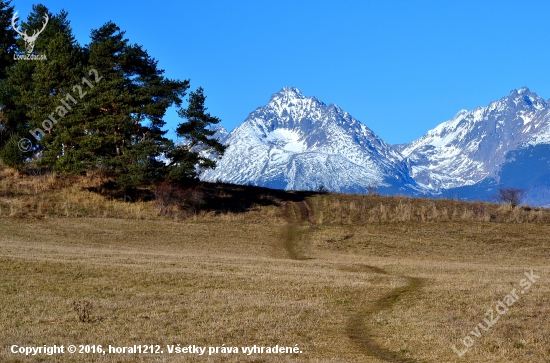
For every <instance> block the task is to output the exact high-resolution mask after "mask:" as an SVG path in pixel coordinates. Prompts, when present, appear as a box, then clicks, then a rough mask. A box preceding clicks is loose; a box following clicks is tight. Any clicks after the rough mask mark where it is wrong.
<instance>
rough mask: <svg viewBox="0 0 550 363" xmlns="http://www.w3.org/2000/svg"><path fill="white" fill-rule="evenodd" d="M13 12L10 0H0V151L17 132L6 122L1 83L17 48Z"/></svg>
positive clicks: (5, 101)
mask: <svg viewBox="0 0 550 363" xmlns="http://www.w3.org/2000/svg"><path fill="white" fill-rule="evenodd" d="M13 14H14V9H13V6H12V5H11V1H10V0H8V1H4V0H0V152H1V150H2V149H3V148H4V147H5V145H6V143H7V142H8V140H9V139H10V137H11V136H12V135H13V134H15V133H17V132H16V130H14V129H13V127H12V125H11V124H10V123H9V122H8V116H7V114H8V113H9V110H8V108H7V107H6V106H7V103H8V100H7V95H5V94H3V93H2V84H3V83H4V82H5V81H6V78H7V71H8V69H9V68H10V67H11V66H13V64H14V63H15V61H14V59H13V55H14V52H15V49H16V48H17V44H16V36H17V33H16V32H15V30H14V29H13V27H12V26H11V20H12V17H13Z"/></svg>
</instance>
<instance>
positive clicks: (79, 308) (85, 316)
mask: <svg viewBox="0 0 550 363" xmlns="http://www.w3.org/2000/svg"><path fill="white" fill-rule="evenodd" d="M73 309H74V311H75V312H76V314H77V315H78V321H80V322H81V323H89V322H90V321H91V320H90V312H91V310H92V303H91V302H89V301H87V300H78V301H73Z"/></svg>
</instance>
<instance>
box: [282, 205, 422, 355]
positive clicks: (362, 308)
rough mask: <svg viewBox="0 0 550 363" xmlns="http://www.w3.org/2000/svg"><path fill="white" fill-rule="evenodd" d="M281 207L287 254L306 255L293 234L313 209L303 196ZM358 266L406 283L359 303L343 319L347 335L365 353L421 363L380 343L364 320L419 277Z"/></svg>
mask: <svg viewBox="0 0 550 363" xmlns="http://www.w3.org/2000/svg"><path fill="white" fill-rule="evenodd" d="M280 205H281V209H282V211H283V215H284V216H285V219H286V220H287V224H286V226H285V227H284V228H283V230H282V232H281V240H282V245H283V247H284V249H285V251H286V252H287V255H288V258H290V259H292V260H306V259H309V258H307V257H305V256H303V255H301V254H300V253H299V250H298V246H297V237H298V235H299V234H300V233H304V232H303V231H300V230H299V226H300V225H301V224H303V223H304V222H305V221H308V222H309V223H311V225H312V226H316V222H315V217H314V214H313V209H312V208H311V206H310V205H309V203H308V202H307V201H306V200H305V199H304V200H302V201H299V202H292V201H282V202H281V204H280ZM353 267H355V268H357V267H359V271H361V272H370V273H372V272H374V273H378V274H381V275H386V276H392V277H399V278H402V279H405V280H406V281H407V284H406V285H405V286H401V287H398V288H395V289H393V290H392V291H390V292H389V293H387V294H386V295H384V296H382V297H381V298H379V299H378V300H376V301H375V302H374V304H372V303H370V304H369V303H367V302H365V303H362V304H361V305H359V306H358V307H357V310H356V312H355V313H353V315H352V316H351V317H350V319H349V320H348V322H347V328H346V332H347V334H348V336H349V338H350V339H352V340H354V341H355V342H356V343H357V344H358V346H359V347H360V348H361V349H362V351H363V353H364V354H365V355H367V356H371V357H376V358H378V359H381V360H384V361H386V362H391V363H422V361H420V360H416V359H412V358H408V357H404V356H402V355H401V354H399V353H396V352H393V351H390V350H388V349H385V348H383V347H381V346H380V345H379V344H378V343H377V342H376V340H375V338H374V335H373V334H372V333H371V331H372V329H369V324H368V321H369V319H370V318H371V317H372V316H373V315H374V314H375V313H378V312H380V311H383V310H390V309H391V308H392V307H393V306H394V305H395V304H396V303H397V302H398V301H399V300H400V299H401V298H402V297H403V296H404V295H410V294H412V293H414V292H416V291H419V290H420V289H421V287H422V285H423V280H422V279H420V278H416V277H410V276H401V275H392V274H389V273H388V272H386V271H385V270H383V269H381V268H379V267H376V266H370V265H364V264H361V265H353Z"/></svg>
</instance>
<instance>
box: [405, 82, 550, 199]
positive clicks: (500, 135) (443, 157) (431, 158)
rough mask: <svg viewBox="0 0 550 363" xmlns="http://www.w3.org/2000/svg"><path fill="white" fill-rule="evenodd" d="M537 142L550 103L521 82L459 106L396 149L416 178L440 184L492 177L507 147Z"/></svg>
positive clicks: (545, 136) (544, 132)
mask: <svg viewBox="0 0 550 363" xmlns="http://www.w3.org/2000/svg"><path fill="white" fill-rule="evenodd" d="M541 143H550V107H549V105H548V103H547V102H545V101H544V100H543V99H542V98H540V97H539V96H537V95H536V94H535V93H533V92H531V91H529V89H528V88H526V87H524V88H521V89H520V90H519V91H517V90H513V91H511V92H510V95H509V96H507V97H503V98H502V99H500V100H498V101H494V102H491V103H490V104H489V105H488V106H487V107H478V108H476V109H474V110H472V111H466V110H462V111H460V112H458V113H457V114H456V115H455V117H453V118H452V119H451V120H449V121H447V122H444V123H442V124H440V125H439V126H437V127H436V128H434V129H432V130H430V131H428V132H427V133H426V134H425V135H424V136H422V137H421V138H419V139H418V140H415V141H413V142H412V143H410V144H408V145H399V146H398V147H396V150H399V151H401V153H402V154H403V155H404V156H405V157H407V158H408V159H409V160H410V163H411V169H412V174H411V175H412V177H413V178H414V179H415V180H416V182H418V183H419V184H420V185H423V186H425V187H428V188H432V189H435V190H440V189H449V188H455V187H460V186H466V185H473V184H475V183H477V182H479V181H481V180H483V179H485V178H487V177H489V176H491V177H495V176H496V173H498V170H499V167H500V166H501V165H502V163H504V161H505V155H506V153H507V152H509V151H511V150H515V149H518V148H520V147H524V146H526V145H537V144H541Z"/></svg>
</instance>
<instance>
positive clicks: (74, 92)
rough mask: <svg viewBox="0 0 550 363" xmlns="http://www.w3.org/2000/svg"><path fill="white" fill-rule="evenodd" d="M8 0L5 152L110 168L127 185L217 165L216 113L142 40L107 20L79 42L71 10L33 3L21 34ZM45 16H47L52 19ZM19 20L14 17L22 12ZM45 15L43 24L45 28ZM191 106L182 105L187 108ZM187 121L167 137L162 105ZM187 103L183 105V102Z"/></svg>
mask: <svg viewBox="0 0 550 363" xmlns="http://www.w3.org/2000/svg"><path fill="white" fill-rule="evenodd" d="M14 15H15V13H14V7H13V6H12V5H11V1H4V0H0V159H2V162H3V163H4V164H5V165H8V166H11V167H15V168H22V167H24V166H25V165H26V164H27V163H29V162H33V163H37V164H38V165H41V166H46V167H50V168H52V169H53V170H55V171H56V172H60V173H71V174H83V173H86V172H88V171H91V170H94V169H99V168H101V169H102V170H106V171H107V172H108V173H109V174H111V175H112V176H113V177H114V178H115V179H116V183H117V185H118V186H119V187H120V188H121V189H124V190H125V191H126V192H131V191H132V190H135V189H136V188H139V187H143V186H148V185H151V184H153V183H156V182H159V181H169V182H174V183H187V182H189V181H192V180H195V179H196V178H197V176H198V173H199V172H200V170H202V169H203V168H211V167H214V166H215V160H216V156H218V157H219V156H221V155H222V154H223V152H224V150H225V147H224V146H223V145H222V144H220V143H219V142H218V140H216V139H214V138H213V137H212V136H213V135H214V133H215V129H214V125H216V124H218V123H219V122H220V119H219V118H217V117H214V116H211V115H210V114H209V113H208V112H207V108H206V107H205V99H206V96H205V94H204V90H203V89H202V88H200V87H199V88H198V89H196V90H195V91H191V92H189V94H188V98H187V100H185V101H184V98H185V96H186V95H187V92H188V91H189V88H190V82H189V80H175V79H168V78H166V77H165V76H164V75H163V74H164V71H163V70H162V69H159V68H158V62H157V61H156V60H155V59H154V58H153V57H151V56H150V55H149V54H148V53H147V51H146V50H145V49H143V47H142V46H139V45H137V44H133V43H130V41H129V40H128V39H126V38H125V32H124V31H122V30H121V29H120V28H119V27H118V26H117V25H116V24H115V23H113V22H107V23H106V24H104V25H103V26H101V27H100V28H98V29H94V30H91V32H90V42H89V44H86V45H81V44H79V43H78V42H77V40H76V39H75V36H74V34H73V32H72V29H71V26H70V22H69V19H68V13H67V12H66V11H64V10H62V11H60V12H59V13H58V14H52V13H51V12H50V11H49V10H48V9H47V8H46V7H45V6H44V5H34V6H33V10H32V12H31V14H30V15H29V16H28V17H27V19H26V21H19V22H18V23H17V25H18V27H16V28H18V29H19V34H26V35H31V36H32V35H33V34H37V33H38V32H40V31H41V30H42V32H41V33H39V34H40V35H39V36H38V37H36V40H35V43H34V47H31V48H32V51H31V52H30V53H31V55H33V56H35V58H39V57H37V56H40V57H44V58H45V59H44V60H25V59H18V58H22V57H21V55H22V54H29V46H28V45H29V44H28V42H27V41H26V40H25V39H24V37H23V36H19V35H18V32H17V31H16V28H14V26H13V24H12V22H13V20H14ZM46 18H47V20H46ZM16 20H17V19H16ZM45 21H47V26H44V23H45ZM184 103H185V105H184ZM172 106H175V107H176V108H177V112H178V114H179V116H180V117H181V118H182V122H181V123H179V124H178V126H177V128H176V133H177V135H178V137H180V138H181V139H182V140H183V142H181V143H180V144H175V143H174V141H172V140H170V139H168V138H167V137H166V133H167V131H166V130H165V129H164V127H165V125H166V122H165V121H164V118H165V114H166V111H167V109H168V108H169V107H172ZM184 106H185V107H184Z"/></svg>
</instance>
